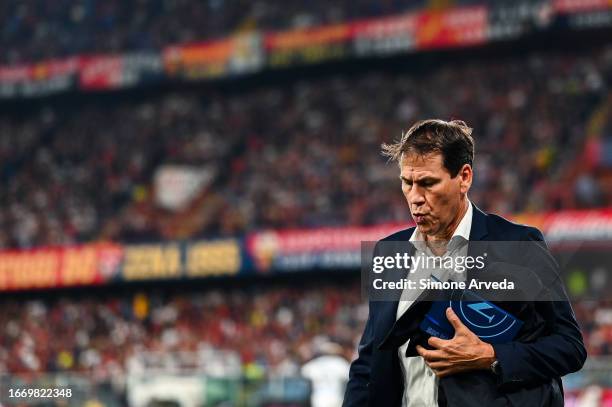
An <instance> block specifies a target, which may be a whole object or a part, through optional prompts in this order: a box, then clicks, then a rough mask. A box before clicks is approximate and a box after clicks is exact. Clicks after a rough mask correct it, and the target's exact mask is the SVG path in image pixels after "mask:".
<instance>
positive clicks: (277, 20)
mask: <svg viewBox="0 0 612 407" xmlns="http://www.w3.org/2000/svg"><path fill="white" fill-rule="evenodd" d="M425 4H426V1H424V0H419V1H414V0H358V1H355V0H352V1H347V0H342V1H335V2H333V4H330V3H329V2H325V1H320V0H319V1H306V0H290V1H283V2H273V1H264V0H257V1H246V0H241V1H221V0H207V1H189V0H175V1H167V0H129V1H127V0H104V1H101V0H88V1H72V0H59V1H58V0H55V1H50V0H34V1H27V2H24V1H18V0H9V1H3V2H2V4H0V21H2V28H1V29H0V49H2V50H3V52H2V54H1V56H0V62H1V63H4V64H18V63H27V62H34V61H39V60H43V59H51V58H58V57H66V56H73V55H77V54H92V53H102V52H108V53H117V52H124V51H148V50H158V49H161V48H162V47H164V46H166V45H170V44H177V43H186V42H194V41H203V40H207V39H211V38H219V37H223V36H227V35H231V34H234V33H238V32H245V31H249V30H253V29H260V30H281V29H291V28H298V27H311V26H317V25H322V24H333V23H339V22H345V21H349V20H353V19H357V18H364V17H376V16H383V15H390V14H397V13H400V12H403V11H407V10H413V9H417V8H422V7H423V6H424V5H425ZM204 22H205V23H204Z"/></svg>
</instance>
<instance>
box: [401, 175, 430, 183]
mask: <svg viewBox="0 0 612 407" xmlns="http://www.w3.org/2000/svg"><path fill="white" fill-rule="evenodd" d="M399 177H400V179H401V180H402V181H406V182H412V181H413V180H412V179H408V178H406V177H404V176H403V175H400V176H399ZM414 181H415V182H438V181H440V178H438V177H434V176H432V175H426V176H424V177H421V178H418V179H416V180H414Z"/></svg>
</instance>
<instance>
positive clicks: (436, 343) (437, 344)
mask: <svg viewBox="0 0 612 407" xmlns="http://www.w3.org/2000/svg"><path fill="white" fill-rule="evenodd" d="M448 342H449V341H448V340H445V339H440V338H438V337H436V336H430V337H429V339H428V340H427V343H428V344H429V346H431V347H434V348H436V349H442V347H444V346H445V345H446V344H448Z"/></svg>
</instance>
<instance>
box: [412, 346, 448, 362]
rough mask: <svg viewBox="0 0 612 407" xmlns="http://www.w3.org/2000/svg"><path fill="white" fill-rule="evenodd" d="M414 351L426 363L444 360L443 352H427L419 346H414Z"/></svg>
mask: <svg viewBox="0 0 612 407" xmlns="http://www.w3.org/2000/svg"><path fill="white" fill-rule="evenodd" d="M416 351H417V353H418V354H419V355H420V356H422V357H423V359H425V360H426V361H436V360H444V359H445V358H446V355H445V354H444V352H442V351H439V350H427V349H425V348H424V347H422V346H421V345H417V346H416Z"/></svg>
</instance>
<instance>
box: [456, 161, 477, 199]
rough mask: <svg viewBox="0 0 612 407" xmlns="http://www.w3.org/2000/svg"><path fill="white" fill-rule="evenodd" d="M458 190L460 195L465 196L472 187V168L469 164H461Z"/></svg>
mask: <svg viewBox="0 0 612 407" xmlns="http://www.w3.org/2000/svg"><path fill="white" fill-rule="evenodd" d="M457 175H458V176H459V188H460V190H461V193H463V194H467V192H468V191H469V190H470V187H471V186H472V177H473V175H474V173H473V172H472V166H471V165H470V164H463V167H461V169H460V170H459V174H457Z"/></svg>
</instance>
